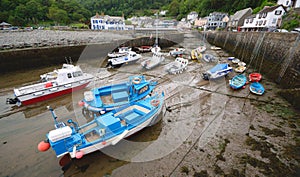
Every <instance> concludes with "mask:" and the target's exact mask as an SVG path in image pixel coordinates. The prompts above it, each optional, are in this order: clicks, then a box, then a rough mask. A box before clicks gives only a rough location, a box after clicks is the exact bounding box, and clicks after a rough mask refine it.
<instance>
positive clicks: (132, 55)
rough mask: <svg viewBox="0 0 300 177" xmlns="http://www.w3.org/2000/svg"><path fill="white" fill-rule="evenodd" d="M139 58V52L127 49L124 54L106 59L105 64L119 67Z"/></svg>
mask: <svg viewBox="0 0 300 177" xmlns="http://www.w3.org/2000/svg"><path fill="white" fill-rule="evenodd" d="M140 58H142V56H141V55H140V54H137V53H136V52H133V51H129V52H128V54H127V55H125V56H122V57H117V58H110V59H108V63H107V66H111V67H113V68H114V67H119V66H122V65H123V64H128V63H134V62H136V61H137V60H139V59H140Z"/></svg>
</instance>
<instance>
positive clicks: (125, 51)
mask: <svg viewBox="0 0 300 177" xmlns="http://www.w3.org/2000/svg"><path fill="white" fill-rule="evenodd" d="M130 51H131V48H129V47H119V48H118V52H112V53H108V54H107V56H108V57H110V58H116V57H122V56H125V55H127V54H128V52H130Z"/></svg>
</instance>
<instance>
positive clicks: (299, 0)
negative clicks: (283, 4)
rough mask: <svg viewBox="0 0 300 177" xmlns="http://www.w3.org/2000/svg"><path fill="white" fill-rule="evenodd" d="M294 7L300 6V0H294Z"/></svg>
mask: <svg viewBox="0 0 300 177" xmlns="http://www.w3.org/2000/svg"><path fill="white" fill-rule="evenodd" d="M294 7H295V8H300V0H296V2H294Z"/></svg>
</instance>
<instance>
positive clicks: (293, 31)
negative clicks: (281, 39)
mask: <svg viewBox="0 0 300 177" xmlns="http://www.w3.org/2000/svg"><path fill="white" fill-rule="evenodd" d="M291 33H300V28H295V29H293V30H292V31H291Z"/></svg>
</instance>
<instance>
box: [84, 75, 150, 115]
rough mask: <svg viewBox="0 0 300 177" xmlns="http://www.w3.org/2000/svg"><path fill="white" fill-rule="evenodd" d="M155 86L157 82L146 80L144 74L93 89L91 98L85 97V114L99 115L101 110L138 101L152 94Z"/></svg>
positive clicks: (108, 109)
mask: <svg viewBox="0 0 300 177" xmlns="http://www.w3.org/2000/svg"><path fill="white" fill-rule="evenodd" d="M155 86H156V82H152V81H146V79H145V78H144V76H134V77H130V78H129V81H128V82H124V83H118V84H114V85H109V86H104V87H100V88H95V89H92V90H91V91H90V92H91V93H90V98H86V97H85V98H84V99H83V103H84V108H83V114H84V115H85V116H88V115H89V117H94V116H95V115H94V113H96V114H98V115H99V113H100V112H101V111H102V112H103V111H105V112H106V111H111V110H113V109H115V108H118V107H120V106H122V105H125V104H128V103H130V102H134V101H138V100H140V99H142V98H144V97H145V96H147V95H149V94H151V92H152V91H153V90H154V88H155ZM84 111H86V112H84ZM90 112H92V114H91V113H90Z"/></svg>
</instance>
